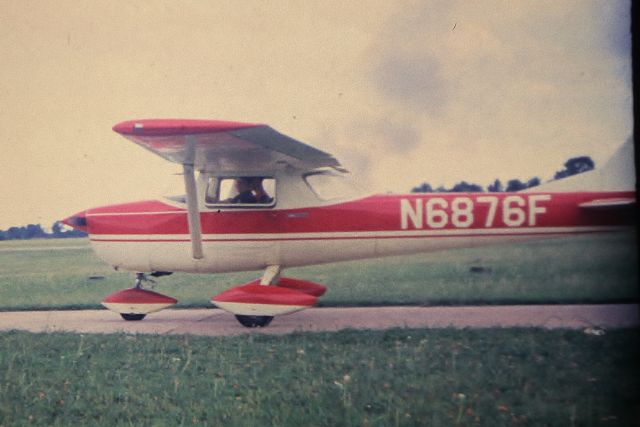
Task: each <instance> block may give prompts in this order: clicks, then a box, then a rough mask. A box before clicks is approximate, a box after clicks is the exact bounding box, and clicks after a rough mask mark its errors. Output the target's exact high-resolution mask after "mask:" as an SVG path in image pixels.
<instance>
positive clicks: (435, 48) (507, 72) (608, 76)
mask: <svg viewBox="0 0 640 427" xmlns="http://www.w3.org/2000/svg"><path fill="white" fill-rule="evenodd" d="M628 9H629V3H628V2H627V1H619V2H614V1H612V2H598V1H567V2H552V1H531V2H518V3H500V2H496V1H481V2H466V1H447V2H432V1H429V2H414V3H411V4H410V5H409V6H408V5H407V4H403V5H402V8H398V10H397V11H396V12H395V13H394V14H392V15H391V16H390V18H389V20H388V21H387V22H386V24H385V26H384V28H383V29H381V31H380V32H379V36H378V39H377V41H376V42H375V43H374V44H373V45H372V46H373V47H372V49H371V52H370V54H371V58H372V59H371V64H372V66H371V68H370V70H369V71H370V74H369V75H370V80H371V84H372V88H374V89H375V90H376V91H377V96H378V99H379V101H378V114H382V115H387V116H390V117H393V118H394V120H393V126H392V128H391V129H390V131H389V133H393V134H395V135H398V136H400V138H399V139H398V141H402V140H403V138H402V132H399V129H402V128H403V127H406V128H407V129H409V131H408V133H407V134H408V135H409V137H406V138H405V139H406V140H407V141H409V143H405V144H400V145H399V147H394V146H390V149H391V150H394V149H396V150H397V149H398V148H400V149H402V150H403V152H406V153H405V162H404V164H405V168H406V170H407V171H411V170H413V169H417V170H419V169H423V172H418V173H417V174H412V173H410V172H409V173H406V174H404V176H405V178H404V180H402V181H404V182H405V184H404V187H405V189H408V188H410V187H411V185H413V184H416V183H418V182H422V181H423V180H424V179H429V177H432V179H433V180H435V181H437V182H442V181H445V180H446V181H455V180H460V179H467V180H474V179H475V180H477V181H480V182H489V181H490V180H491V179H493V178H495V177H499V176H501V177H505V176H507V177H521V176H524V177H529V176H540V175H541V176H543V177H544V176H545V174H546V173H549V172H552V171H553V169H554V168H557V165H560V164H562V162H563V161H564V160H566V159H567V158H568V157H571V156H575V155H583V154H584V155H592V156H594V157H596V158H601V159H604V158H606V157H607V156H608V154H610V153H611V152H612V151H613V150H615V146H616V145H618V144H621V143H622V141H624V140H625V139H626V138H627V136H628V135H629V134H630V133H631V127H632V121H631V114H630V112H631V96H630V91H629V87H630V69H631V65H630V34H629V32H628V28H629V11H628ZM378 120H379V118H377V117H375V116H374V115H372V116H371V117H369V121H370V122H374V123H378ZM361 122H362V119H360V122H358V123H356V124H355V125H354V128H356V129H357V128H360V127H361V125H360V123H361ZM370 128H371V129H373V130H374V131H376V132H377V133H379V134H381V135H382V134H384V133H383V132H381V131H380V127H379V126H378V125H375V124H374V125H372V126H370ZM432 159H437V160H436V161H435V162H434V160H432ZM532 159H536V161H532ZM426 163H428V164H429V167H428V168H426V170H427V171H428V172H427V173H428V174H429V176H425V175H424V174H425V172H424V170H425V168H424V167H423V168H420V165H421V164H422V165H424V164H426ZM420 173H423V175H422V176H420V175H419V174H420ZM409 180H412V181H413V182H412V183H411V182H409ZM402 181H400V180H398V183H400V182H402Z"/></svg>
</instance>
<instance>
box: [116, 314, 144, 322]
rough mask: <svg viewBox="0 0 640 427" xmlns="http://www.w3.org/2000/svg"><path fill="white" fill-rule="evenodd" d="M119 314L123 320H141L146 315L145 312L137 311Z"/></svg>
mask: <svg viewBox="0 0 640 427" xmlns="http://www.w3.org/2000/svg"><path fill="white" fill-rule="evenodd" d="M120 316H122V318H123V319H124V320H129V321H131V320H142V319H144V317H145V316H146V314H138V313H120Z"/></svg>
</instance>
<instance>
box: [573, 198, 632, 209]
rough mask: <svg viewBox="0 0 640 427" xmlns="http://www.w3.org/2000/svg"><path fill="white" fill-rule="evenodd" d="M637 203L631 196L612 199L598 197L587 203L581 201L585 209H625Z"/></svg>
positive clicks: (581, 205)
mask: <svg viewBox="0 0 640 427" xmlns="http://www.w3.org/2000/svg"><path fill="white" fill-rule="evenodd" d="M635 204H636V200H635V199H631V198H620V197H618V198H612V199H596V200H591V201H588V202H585V203H580V205H579V206H580V207H581V208H583V209H623V208H629V207H633V206H635Z"/></svg>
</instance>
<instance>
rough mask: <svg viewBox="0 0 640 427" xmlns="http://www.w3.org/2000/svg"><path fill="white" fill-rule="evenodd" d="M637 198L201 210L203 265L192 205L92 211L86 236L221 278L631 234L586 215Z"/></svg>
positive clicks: (606, 213)
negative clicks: (600, 204)
mask: <svg viewBox="0 0 640 427" xmlns="http://www.w3.org/2000/svg"><path fill="white" fill-rule="evenodd" d="M633 198H635V194H634V193H633V192H623V191H620V192H564V193H562V192H553V193H552V192H549V193H544V192H540V193H536V192H531V193H422V194H419V193H417V194H416V193H413V194H408V195H374V196H369V197H364V198H358V199H353V200H348V201H340V202H334V203H324V204H321V205H316V206H313V205H307V206H303V207H286V206H285V207H280V206H279V205H278V204H277V203H276V204H275V205H274V206H269V207H267V208H259V209H253V208H250V207H248V208H247V207H245V208H243V209H224V208H219V207H218V208H210V209H207V208H203V209H201V210H200V223H201V229H202V249H203V255H204V256H203V257H202V258H201V259H194V258H193V257H192V256H191V251H190V247H191V246H190V245H191V239H190V233H189V224H188V214H187V208H186V207H185V205H184V203H180V202H176V201H171V200H151V201H143V202H135V203H127V204H120V205H111V206H106V207H101V208H94V209H89V210H87V211H85V213H84V215H85V218H86V225H85V227H84V229H85V230H86V231H87V233H88V234H89V238H90V241H91V244H92V246H93V248H94V250H95V252H96V253H97V255H98V256H99V257H100V258H102V259H103V260H104V261H105V262H107V263H109V264H110V265H112V266H114V267H115V268H118V269H125V270H132V271H140V272H146V271H183V272H201V273H215V272H229V271H244V270H260V269H264V268H265V267H266V266H269V265H279V266H281V267H283V268H286V267H294V266H303V265H312V264H322V263H329V262H335V261H345V260H354V259H363V258H374V257H383V256H393V255H403V254H409V253H417V252H429V251H436V250H442V249H448V248H455V247H473V246H481V245H487V244H496V243H503V242H511V241H520V240H527V239H535V238H544V237H554V236H561V235H574V234H585V233H599V232H608V231H614V230H618V229H620V228H622V227H625V226H628V225H630V224H631V221H632V218H631V217H630V215H629V214H628V212H627V211H625V210H624V209H623V210H619V209H608V208H604V209H589V208H585V206H584V205H585V204H587V203H589V202H592V201H594V200H615V199H621V200H622V199H633ZM581 205H583V206H581Z"/></svg>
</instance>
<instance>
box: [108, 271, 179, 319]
mask: <svg viewBox="0 0 640 427" xmlns="http://www.w3.org/2000/svg"><path fill="white" fill-rule="evenodd" d="M168 274H171V273H168V272H154V273H151V274H150V276H153V277H160V276H166V275H168ZM145 283H155V281H154V280H153V279H150V278H148V277H147V276H146V275H145V274H144V273H136V280H135V284H134V287H133V288H130V289H124V290H122V291H118V292H115V293H113V294H111V295H109V296H107V297H106V298H105V299H103V300H102V305H103V306H105V307H106V308H108V309H109V310H111V311H114V312H116V313H118V314H120V316H121V317H122V318H123V319H124V320H127V321H137V320H142V319H144V318H145V317H146V315H147V314H149V313H153V312H156V311H160V310H162V309H165V308H167V307H170V306H172V305H174V304H176V303H177V302H178V300H176V299H175V298H171V297H169V296H166V295H162V294H160V293H158V292H153V291H150V290H148V289H144V288H143V285H144V284H145Z"/></svg>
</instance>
